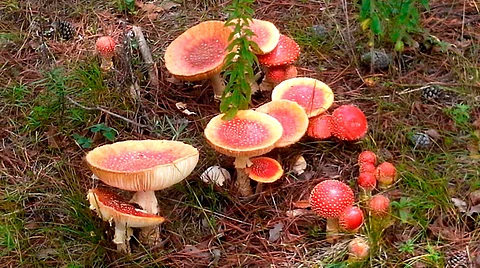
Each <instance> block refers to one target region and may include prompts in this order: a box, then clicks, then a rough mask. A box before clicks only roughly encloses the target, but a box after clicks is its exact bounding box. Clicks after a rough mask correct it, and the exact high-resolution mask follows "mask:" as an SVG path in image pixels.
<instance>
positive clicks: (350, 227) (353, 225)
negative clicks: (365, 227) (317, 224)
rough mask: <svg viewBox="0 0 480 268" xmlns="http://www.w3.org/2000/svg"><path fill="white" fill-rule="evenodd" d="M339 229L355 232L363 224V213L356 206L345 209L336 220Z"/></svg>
mask: <svg viewBox="0 0 480 268" xmlns="http://www.w3.org/2000/svg"><path fill="white" fill-rule="evenodd" d="M338 222H339V223H340V227H342V229H343V230H345V231H348V232H356V231H357V230H358V229H359V228H360V227H361V226H362V224H363V211H362V210H361V209H360V208H359V207H356V206H351V207H348V208H346V209H345V210H344V211H343V212H342V214H340V217H339V218H338Z"/></svg>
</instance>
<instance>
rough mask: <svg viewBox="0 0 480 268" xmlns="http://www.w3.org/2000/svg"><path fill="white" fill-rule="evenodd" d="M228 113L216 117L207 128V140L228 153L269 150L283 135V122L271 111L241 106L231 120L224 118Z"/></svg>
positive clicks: (237, 154) (250, 153) (248, 154)
mask: <svg viewBox="0 0 480 268" xmlns="http://www.w3.org/2000/svg"><path fill="white" fill-rule="evenodd" d="M224 116H225V114H219V115H217V116H215V117H213V118H212V119H211V120H210V122H208V124H207V126H206V127H205V130H204V134H205V138H206V139H207V142H208V143H209V144H210V145H211V146H212V147H213V148H214V149H215V150H216V151H217V152H219V153H222V154H224V155H228V156H233V157H254V156H259V155H262V154H266V153H268V152H270V151H271V150H272V149H273V148H275V144H276V143H277V141H278V140H279V139H280V138H281V137H282V133H283V128H282V125H281V124H280V122H278V120H277V119H275V118H273V117H272V116H270V115H268V114H265V113H261V112H257V111H253V110H240V111H238V112H237V114H236V115H235V117H234V118H233V119H231V120H224V119H223V117H224Z"/></svg>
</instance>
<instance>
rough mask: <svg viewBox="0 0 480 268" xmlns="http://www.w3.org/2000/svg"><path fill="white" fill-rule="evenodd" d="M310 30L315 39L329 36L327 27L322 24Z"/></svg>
mask: <svg viewBox="0 0 480 268" xmlns="http://www.w3.org/2000/svg"><path fill="white" fill-rule="evenodd" d="M310 30H311V32H312V35H313V37H317V38H323V37H326V36H327V35H328V30H327V28H326V27H325V25H322V24H316V25H313V26H312V27H311V28H310Z"/></svg>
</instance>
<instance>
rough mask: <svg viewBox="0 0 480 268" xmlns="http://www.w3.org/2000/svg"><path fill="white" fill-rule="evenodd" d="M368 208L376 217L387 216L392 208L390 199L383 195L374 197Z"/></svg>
mask: <svg viewBox="0 0 480 268" xmlns="http://www.w3.org/2000/svg"><path fill="white" fill-rule="evenodd" d="M368 208H369V209H370V212H371V213H372V215H374V216H379V217H382V216H385V215H387V214H388V211H389V208H390V199H388V197H386V196H384V195H381V194H377V195H374V196H372V198H370V200H369V201H368Z"/></svg>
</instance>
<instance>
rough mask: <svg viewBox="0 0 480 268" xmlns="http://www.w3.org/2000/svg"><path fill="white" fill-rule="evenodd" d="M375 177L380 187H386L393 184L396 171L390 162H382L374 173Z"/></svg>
mask: <svg viewBox="0 0 480 268" xmlns="http://www.w3.org/2000/svg"><path fill="white" fill-rule="evenodd" d="M375 177H376V178H377V181H378V183H379V184H380V185H381V186H388V185H391V184H393V183H394V182H395V179H396V177H397V169H396V168H395V166H394V165H393V164H392V163H390V162H383V163H381V164H380V165H378V167H377V169H376V171H375Z"/></svg>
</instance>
